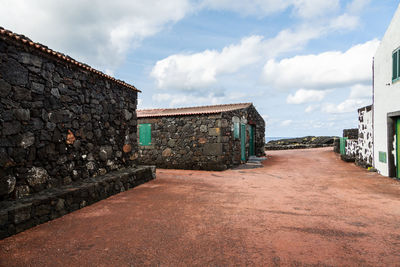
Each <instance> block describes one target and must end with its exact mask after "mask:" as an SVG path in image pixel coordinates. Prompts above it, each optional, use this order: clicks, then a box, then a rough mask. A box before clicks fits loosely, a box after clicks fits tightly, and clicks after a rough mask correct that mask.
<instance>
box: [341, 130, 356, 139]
mask: <svg viewBox="0 0 400 267" xmlns="http://www.w3.org/2000/svg"><path fill="white" fill-rule="evenodd" d="M343 137H347V138H349V139H358V128H353V129H344V130H343Z"/></svg>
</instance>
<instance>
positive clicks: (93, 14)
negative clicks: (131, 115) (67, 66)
mask: <svg viewBox="0 0 400 267" xmlns="http://www.w3.org/2000/svg"><path fill="white" fill-rule="evenodd" d="M0 6H1V8H0V25H2V26H3V27H5V28H8V29H10V30H12V31H14V32H16V33H21V34H24V35H27V36H28V37H29V38H31V39H32V40H33V41H36V42H41V43H43V44H44V45H47V46H49V47H50V48H52V49H55V50H58V51H60V52H63V53H66V54H69V55H70V56H72V57H74V58H76V59H77V60H80V61H84V62H85V63H88V64H91V65H93V66H95V67H97V68H101V69H103V70H105V69H107V68H108V71H109V72H112V69H113V68H115V67H116V66H118V65H119V64H121V62H122V61H123V60H124V58H125V56H126V53H127V51H128V49H129V48H130V47H132V46H135V45H138V43H139V42H140V41H141V40H142V39H143V38H146V37H148V36H151V35H154V34H156V33H157V32H159V31H160V30H161V29H162V28H163V26H164V25H165V24H167V23H173V22H176V21H178V20H180V19H182V18H183V17H184V15H185V14H186V13H187V12H189V11H190V10H191V8H192V7H191V5H190V3H189V1H188V0H171V1H160V0H148V1H129V0H113V1H102V0H94V1H88V0H69V1H53V0H39V1H24V0H13V1H8V0H0Z"/></svg>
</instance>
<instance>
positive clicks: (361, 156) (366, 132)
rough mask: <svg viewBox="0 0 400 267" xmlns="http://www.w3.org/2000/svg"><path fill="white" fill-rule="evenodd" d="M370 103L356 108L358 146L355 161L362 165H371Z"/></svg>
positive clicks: (371, 130) (371, 129)
mask: <svg viewBox="0 0 400 267" xmlns="http://www.w3.org/2000/svg"><path fill="white" fill-rule="evenodd" d="M372 133H373V125H372V105H370V106H366V107H363V108H360V109H359V110H358V148H357V150H358V151H357V156H356V163H357V164H358V165H360V166H363V167H368V166H372V164H373V162H372V155H373V151H372V150H373V137H372Z"/></svg>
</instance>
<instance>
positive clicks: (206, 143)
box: [137, 103, 265, 170]
mask: <svg viewBox="0 0 400 267" xmlns="http://www.w3.org/2000/svg"><path fill="white" fill-rule="evenodd" d="M137 117H138V123H139V127H138V135H139V162H140V163H142V164H155V165H156V166H157V167H160V168H176V169H202V170H225V169H227V168H230V167H232V166H235V165H238V164H240V163H241V162H245V161H246V160H247V159H248V157H249V156H251V155H257V156H262V155H264V145H265V122H264V120H263V118H262V117H261V116H260V114H259V113H258V112H257V110H256V109H255V107H254V106H253V104H252V103H240V104H227V105H214V106H200V107H189V108H176V109H150V110H138V111H137Z"/></svg>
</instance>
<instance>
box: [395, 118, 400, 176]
mask: <svg viewBox="0 0 400 267" xmlns="http://www.w3.org/2000/svg"><path fill="white" fill-rule="evenodd" d="M399 156H400V118H397V120H396V174H397V175H396V176H397V178H400V168H399V166H400V159H399Z"/></svg>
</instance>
